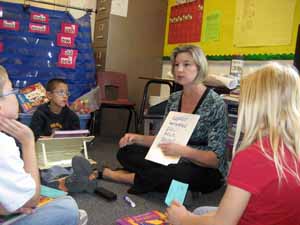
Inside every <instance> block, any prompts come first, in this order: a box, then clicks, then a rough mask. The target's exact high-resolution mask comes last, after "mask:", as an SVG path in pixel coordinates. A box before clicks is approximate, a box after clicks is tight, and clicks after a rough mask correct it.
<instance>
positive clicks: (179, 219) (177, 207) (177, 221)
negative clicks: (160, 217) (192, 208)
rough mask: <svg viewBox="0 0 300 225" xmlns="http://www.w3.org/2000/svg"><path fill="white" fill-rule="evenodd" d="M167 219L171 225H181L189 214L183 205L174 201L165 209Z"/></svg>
mask: <svg viewBox="0 0 300 225" xmlns="http://www.w3.org/2000/svg"><path fill="white" fill-rule="evenodd" d="M166 214H167V219H168V222H169V223H170V224H172V225H183V222H184V218H185V217H187V216H189V214H191V213H190V212H189V211H188V210H187V209H186V208H185V207H184V206H183V205H181V204H180V203H179V202H178V201H176V200H174V201H173V202H172V204H171V205H170V207H168V208H167V212H166Z"/></svg>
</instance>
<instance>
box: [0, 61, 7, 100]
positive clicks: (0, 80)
mask: <svg viewBox="0 0 300 225" xmlns="http://www.w3.org/2000/svg"><path fill="white" fill-rule="evenodd" d="M7 80H8V74H7V71H6V69H5V68H4V67H3V66H1V65H0V95H2V94H3V86H4V84H5V82H6V81H7Z"/></svg>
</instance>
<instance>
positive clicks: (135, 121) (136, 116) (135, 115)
mask: <svg viewBox="0 0 300 225" xmlns="http://www.w3.org/2000/svg"><path fill="white" fill-rule="evenodd" d="M133 112H134V128H135V132H136V133H138V131H139V128H138V126H139V125H138V124H139V118H138V114H137V112H136V111H135V110H134V109H133Z"/></svg>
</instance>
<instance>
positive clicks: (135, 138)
mask: <svg viewBox="0 0 300 225" xmlns="http://www.w3.org/2000/svg"><path fill="white" fill-rule="evenodd" d="M142 139H143V135H140V134H134V133H126V134H125V135H124V136H123V137H122V138H121V139H120V141H119V146H120V148H123V147H125V146H126V145H132V144H134V143H139V144H141V143H140V142H141V141H142Z"/></svg>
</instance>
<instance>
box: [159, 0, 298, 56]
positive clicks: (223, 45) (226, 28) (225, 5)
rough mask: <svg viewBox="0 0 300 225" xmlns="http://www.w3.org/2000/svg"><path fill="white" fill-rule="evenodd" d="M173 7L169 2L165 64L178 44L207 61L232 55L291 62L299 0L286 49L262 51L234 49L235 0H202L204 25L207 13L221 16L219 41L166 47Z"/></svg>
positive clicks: (256, 48) (172, 3) (273, 47)
mask: <svg viewBox="0 0 300 225" xmlns="http://www.w3.org/2000/svg"><path fill="white" fill-rule="evenodd" d="M175 4H176V0H168V11H167V21H166V32H165V34H166V35H165V43H164V57H163V59H164V60H169V56H170V54H171V52H172V50H173V49H174V48H175V47H177V46H178V45H181V44H194V45H197V46H199V47H201V48H202V49H203V51H204V52H205V54H206V55H207V58H208V59H210V60H231V59H232V56H234V55H242V56H243V58H244V59H245V60H272V59H289V60H290V59H294V52H295V46H296V39H297V32H298V25H299V24H300V0H296V7H295V12H294V20H293V33H292V40H291V43H290V44H289V45H278V46H262V47H235V46H234V45H233V36H234V19H235V10H236V0H227V1H220V0H204V12H203V23H204V21H205V18H206V16H207V15H208V14H209V13H211V12H213V11H216V10H219V11H220V12H221V23H220V36H219V40H215V41H207V42H205V41H202V40H201V41H200V42H193V43H178V44H168V33H169V17H170V12H171V7H172V6H174V5H175ZM203 25H204V24H203ZM203 25H202V32H201V33H202V35H204V29H205V26H203ZM258 35H259V34H258ZM201 39H202V38H201Z"/></svg>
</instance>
